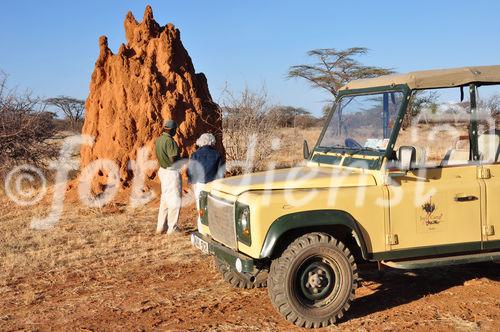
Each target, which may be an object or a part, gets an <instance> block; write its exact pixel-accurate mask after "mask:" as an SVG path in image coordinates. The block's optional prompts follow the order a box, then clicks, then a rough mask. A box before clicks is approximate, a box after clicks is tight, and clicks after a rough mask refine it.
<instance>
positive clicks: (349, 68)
mask: <svg viewBox="0 0 500 332" xmlns="http://www.w3.org/2000/svg"><path fill="white" fill-rule="evenodd" d="M367 53H368V49H367V48H365V47H352V48H348V49H346V50H340V51H339V50H336V49H334V48H321V49H315V50H311V51H309V52H307V55H309V56H310V57H312V58H313V59H314V60H315V61H316V62H315V63H313V64H305V65H297V66H292V67H290V69H289V71H288V75H287V76H288V78H297V77H299V78H303V79H305V80H307V81H308V82H309V83H310V84H311V85H312V86H313V87H314V88H320V89H324V90H326V91H328V92H329V93H331V94H332V95H333V97H334V98H336V97H337V94H338V91H339V89H340V88H341V87H342V86H344V85H345V84H347V83H348V82H349V81H352V80H355V79H362V78H372V77H377V76H382V75H387V74H392V73H393V72H394V71H393V70H392V69H389V68H382V67H374V66H365V65H363V64H361V63H360V62H359V61H357V60H356V59H355V57H357V56H360V55H365V54H367Z"/></svg>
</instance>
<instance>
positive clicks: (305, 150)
mask: <svg viewBox="0 0 500 332" xmlns="http://www.w3.org/2000/svg"><path fill="white" fill-rule="evenodd" d="M302 152H303V154H304V159H309V156H310V155H311V154H310V153H309V145H308V144H307V141H306V140H304V146H303V147H302Z"/></svg>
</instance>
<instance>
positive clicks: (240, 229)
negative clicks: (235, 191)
mask: <svg viewBox="0 0 500 332" xmlns="http://www.w3.org/2000/svg"><path fill="white" fill-rule="evenodd" d="M236 232H237V235H238V240H239V241H240V242H242V243H244V244H246V245H248V246H250V245H251V244H252V238H251V236H250V234H251V229H250V208H249V207H248V206H247V205H244V204H242V203H238V202H236Z"/></svg>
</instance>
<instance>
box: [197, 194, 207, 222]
mask: <svg viewBox="0 0 500 332" xmlns="http://www.w3.org/2000/svg"><path fill="white" fill-rule="evenodd" d="M207 200H208V193H207V192H206V191H202V192H200V201H199V202H198V204H199V207H200V210H199V211H198V214H199V215H200V221H201V223H202V224H203V225H208V215H207V207H208V202H207Z"/></svg>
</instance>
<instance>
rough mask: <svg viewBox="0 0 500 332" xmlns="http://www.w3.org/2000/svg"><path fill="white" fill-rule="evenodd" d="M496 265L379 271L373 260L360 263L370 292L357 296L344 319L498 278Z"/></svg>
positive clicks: (499, 276)
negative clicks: (467, 284) (475, 281)
mask: <svg viewBox="0 0 500 332" xmlns="http://www.w3.org/2000/svg"><path fill="white" fill-rule="evenodd" d="M499 267H500V264H498V263H493V262H491V263H478V264H469V265H461V266H448V267H441V268H432V269H421V270H411V271H405V270H397V269H391V268H384V270H382V272H380V271H378V270H377V266H376V264H375V265H373V264H366V265H364V266H361V267H360V269H359V270H360V271H359V276H360V278H361V279H362V284H363V287H367V288H369V291H370V292H373V293H371V294H368V295H365V296H361V297H359V298H356V299H355V300H354V301H353V303H352V305H351V309H350V310H349V312H348V313H347V314H346V320H349V319H353V318H360V317H363V316H366V315H369V314H372V313H375V312H379V311H383V310H386V309H391V308H393V307H397V306H400V305H403V304H406V303H410V302H412V301H415V300H418V299H420V298H422V297H424V296H427V295H432V294H436V293H439V292H442V291H444V290H446V289H448V288H451V287H454V286H460V285H463V284H464V283H465V282H467V281H469V280H473V279H478V278H486V279H490V280H494V281H500V268H499Z"/></svg>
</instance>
